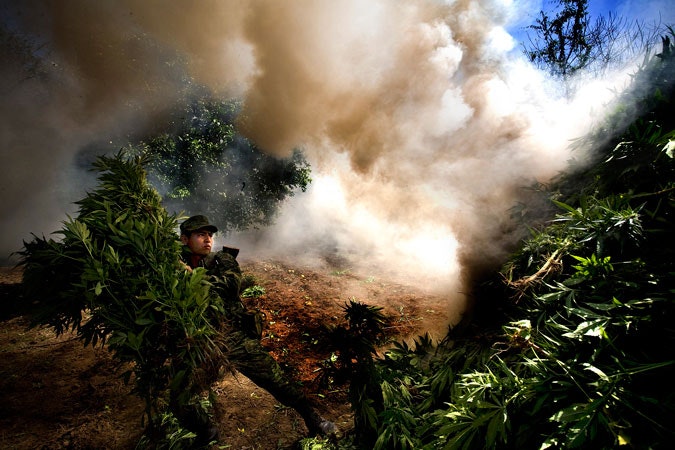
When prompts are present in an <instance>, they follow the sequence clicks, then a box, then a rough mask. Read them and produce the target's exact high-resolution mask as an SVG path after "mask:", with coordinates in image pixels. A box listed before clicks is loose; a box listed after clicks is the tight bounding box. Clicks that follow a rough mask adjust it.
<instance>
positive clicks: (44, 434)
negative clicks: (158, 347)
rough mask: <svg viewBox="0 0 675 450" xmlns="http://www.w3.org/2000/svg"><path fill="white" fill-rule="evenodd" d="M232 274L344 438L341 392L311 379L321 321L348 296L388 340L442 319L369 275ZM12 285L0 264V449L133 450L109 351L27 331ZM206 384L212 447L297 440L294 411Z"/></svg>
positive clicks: (412, 293) (138, 414)
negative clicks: (241, 278) (258, 289)
mask: <svg viewBox="0 0 675 450" xmlns="http://www.w3.org/2000/svg"><path fill="white" fill-rule="evenodd" d="M242 269H243V271H244V273H245V274H248V275H251V276H253V277H254V279H255V282H256V284H258V285H260V286H263V287H264V288H265V294H264V295H263V296H262V297H259V298H256V299H244V300H245V301H246V302H247V303H248V304H249V306H251V307H257V308H259V309H260V310H262V311H263V312H264V313H265V314H266V316H267V325H266V329H265V333H264V336H263V341H262V342H263V344H264V345H265V347H266V348H267V349H268V350H269V351H270V353H271V354H272V355H273V356H274V357H275V358H276V359H277V360H278V361H279V363H280V364H281V365H282V367H284V368H285V369H286V370H287V371H288V373H289V374H291V375H292V376H293V377H295V378H296V379H298V380H299V381H301V382H302V385H303V387H304V389H305V391H306V393H307V394H308V395H309V396H310V397H311V398H313V399H314V400H315V401H316V404H317V406H318V408H319V410H320V411H321V413H322V414H323V415H324V416H325V417H326V418H329V419H330V420H333V421H335V422H336V423H337V425H338V426H339V427H340V429H341V430H343V431H344V432H348V431H349V429H350V427H351V423H352V417H351V415H350V409H349V404H348V402H347V400H346V387H341V388H334V389H331V390H322V389H321V388H320V387H319V386H318V383H317V382H316V376H317V373H316V369H317V367H318V362H319V361H321V360H323V359H325V358H326V357H327V356H329V350H327V347H326V345H325V344H326V342H325V339H324V338H325V333H324V331H323V330H324V327H325V325H328V324H337V323H340V322H341V321H342V320H343V314H344V311H343V309H342V307H343V306H344V305H345V303H346V302H348V301H349V300H350V299H354V300H358V301H360V302H363V303H367V304H372V305H377V306H382V307H383V308H384V310H383V312H384V313H385V314H387V315H388V316H390V317H391V326H390V327H389V328H388V333H389V335H390V336H391V337H394V338H399V337H400V338H404V337H410V336H412V337H415V336H417V335H418V334H421V333H423V332H424V328H425V323H427V322H430V321H434V322H438V321H439V320H444V317H443V312H442V311H441V310H440V309H429V308H428V307H425V308H422V307H420V304H422V303H423V304H425V305H428V304H429V302H428V300H429V296H430V295H431V294H429V293H425V292H421V291H420V290H419V289H415V288H412V287H410V286H405V285H401V284H397V283H390V282H387V281H383V280H382V279H379V278H377V277H374V276H372V275H371V274H356V273H352V272H350V271H349V270H338V269H330V268H328V267H325V268H320V269H316V268H313V269H310V268H304V267H296V266H293V265H290V264H288V263H281V262H278V261H263V262H244V263H242ZM20 283H21V272H20V271H19V270H17V269H15V268H9V267H1V268H0V448H1V449H133V448H134V447H135V445H136V444H137V442H138V440H139V438H140V436H141V435H142V432H143V426H142V424H141V419H142V416H143V404H142V402H141V400H140V399H138V398H137V397H135V396H134V395H132V394H130V393H129V392H130V388H131V386H128V385H125V384H124V382H123V381H122V379H121V378H120V377H119V374H120V371H116V364H115V361H114V360H113V359H112V357H111V355H110V354H109V353H108V351H107V350H106V349H105V348H100V347H97V348H92V347H83V345H82V343H81V342H80V341H78V340H76V338H75V337H74V335H70V334H67V335H62V336H60V337H58V338H57V337H56V336H55V335H54V333H53V332H52V331H51V330H50V329H45V328H38V329H28V328H27V324H28V320H27V318H26V316H25V315H24V312H25V308H27V307H28V306H29V305H25V304H21V303H19V304H18V305H17V302H16V299H17V298H20V292H21V289H20V287H21V285H20ZM422 298H424V300H425V301H424V302H420V300H421V299H422ZM440 303H441V299H439V304H440ZM213 388H214V390H215V392H216V393H217V394H218V396H217V404H216V405H215V407H216V408H217V411H218V417H219V419H218V427H219V431H220V437H221V440H220V443H219V446H218V447H216V448H228V449H261V450H268V449H291V448H294V446H295V445H296V444H297V442H298V441H299V440H300V439H302V438H304V437H306V435H307V429H306V428H305V425H304V423H303V421H302V419H301V418H300V416H299V415H298V414H297V413H296V412H295V411H294V410H292V409H288V408H285V407H283V406H282V405H280V404H278V403H277V402H276V400H275V399H274V398H273V397H272V396H271V395H269V394H268V393H267V392H266V391H264V390H262V389H260V388H258V387H257V386H256V385H255V384H253V383H252V382H251V381H250V380H248V379H247V378H246V377H244V376H243V375H240V374H237V375H226V376H225V377H224V378H223V379H222V380H220V381H219V382H218V383H217V384H216V385H215V386H214V387H213Z"/></svg>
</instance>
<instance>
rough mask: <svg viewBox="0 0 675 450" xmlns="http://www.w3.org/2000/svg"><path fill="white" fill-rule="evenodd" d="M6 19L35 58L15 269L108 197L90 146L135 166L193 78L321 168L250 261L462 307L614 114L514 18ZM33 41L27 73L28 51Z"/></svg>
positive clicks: (9, 203)
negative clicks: (150, 134)
mask: <svg viewBox="0 0 675 450" xmlns="http://www.w3.org/2000/svg"><path fill="white" fill-rule="evenodd" d="M2 9H3V11H4V15H5V17H3V24H2V25H3V28H4V30H5V31H4V33H5V35H7V32H9V33H10V34H11V35H12V36H14V37H17V36H18V37H19V38H22V37H23V38H25V39H26V41H25V42H23V44H22V41H21V39H19V40H18V41H17V40H16V39H14V38H12V39H9V38H6V39H5V41H6V42H5V43H3V45H5V46H6V48H5V49H4V50H3V60H6V61H8V63H7V64H3V67H2V69H0V74H1V75H0V76H1V79H2V86H3V87H2V89H3V97H4V99H5V101H4V102H3V103H2V105H1V106H0V114H2V120H0V127H2V128H1V135H0V139H1V141H0V148H2V151H3V164H4V166H5V168H6V170H5V172H6V175H5V176H4V177H3V179H2V180H1V181H0V192H1V193H2V197H3V204H4V211H5V213H4V214H3V216H2V219H0V223H1V227H2V242H1V247H0V250H1V251H2V253H3V255H4V254H9V253H10V252H13V251H16V250H18V249H20V248H21V246H22V240H23V239H29V238H30V233H31V232H32V233H35V234H38V235H41V234H47V233H50V232H51V231H54V230H56V229H58V228H59V222H60V221H62V220H64V218H65V217H66V216H65V215H66V214H67V213H70V212H72V209H73V206H72V202H73V201H75V200H77V199H79V198H81V196H82V194H83V189H85V188H86V186H87V185H88V183H91V179H90V178H86V177H84V175H82V173H81V171H80V168H81V167H82V166H85V164H84V162H83V161H82V160H81V158H82V155H83V154H85V155H86V151H85V152H84V153H83V151H84V150H86V149H87V148H88V146H91V145H92V143H98V144H100V143H105V145H104V147H107V148H109V149H111V150H116V149H117V148H119V145H120V143H121V142H123V141H124V140H125V139H127V138H129V137H130V136H133V135H135V134H137V133H140V132H141V131H142V130H145V129H147V128H149V127H152V126H153V124H154V122H155V121H157V120H161V117H162V116H161V112H162V111H163V110H165V109H166V108H168V107H169V106H170V105H171V103H172V102H173V101H175V100H176V98H178V97H179V94H180V92H181V91H182V90H183V89H185V80H187V79H189V78H190V77H192V78H193V79H194V80H196V82H198V83H203V84H205V85H207V86H208V87H209V88H210V89H212V90H213V91H214V92H216V93H218V94H219V95H222V96H223V98H231V97H238V98H241V99H242V100H243V105H244V114H243V115H242V120H241V123H240V124H239V125H240V127H241V131H242V133H244V134H245V135H246V136H247V137H249V138H250V139H252V140H253V141H255V142H256V143H257V144H258V145H259V147H261V148H264V149H266V150H267V151H269V152H272V153H274V154H276V155H280V156H286V155H288V154H290V152H291V150H292V149H293V148H294V147H300V148H302V149H303V150H304V151H305V153H306V155H307V157H308V159H309V161H310V163H311V164H312V170H313V179H314V182H313V183H312V186H311V188H310V189H309V191H308V192H307V193H304V194H298V195H296V196H295V197H294V198H293V199H292V201H289V202H288V203H287V204H286V205H285V206H284V209H283V211H282V213H281V215H280V217H279V220H278V223H277V224H276V225H275V226H274V227H271V228H270V229H266V230H260V231H256V232H249V233H243V234H241V235H236V236H231V237H230V238H231V239H232V241H233V243H234V244H235V245H241V246H242V255H243V256H244V257H245V256H246V255H249V256H252V257H253V256H255V257H278V256H280V255H283V256H286V257H288V258H291V259H293V258H297V259H299V258H301V257H302V258H305V257H306V258H312V257H321V256H323V257H325V256H326V255H331V256H332V257H333V258H336V260H339V261H341V262H342V264H343V265H344V266H348V267H352V268H359V267H364V268H365V269H364V270H371V271H380V272H381V273H388V272H389V271H391V272H392V273H397V274H399V275H404V276H406V277H410V278H409V279H412V280H417V281H419V282H420V284H422V283H424V286H427V287H428V286H434V287H437V288H438V289H443V290H444V292H447V296H448V304H449V305H452V304H454V305H462V304H463V302H464V300H465V299H464V298H463V294H462V291H463V290H464V289H465V288H464V283H465V282H466V281H467V280H469V279H470V278H471V277H472V276H473V274H475V273H476V270H478V269H483V268H489V267H494V266H495V265H496V264H498V263H499V262H500V261H501V259H502V258H503V257H504V256H505V255H506V254H507V252H508V251H509V250H510V249H511V248H512V246H513V245H514V243H515V242H516V241H517V239H518V238H519V237H520V230H518V229H517V228H515V227H514V226H513V224H512V222H511V221H510V219H509V209H510V208H511V207H513V206H514V205H515V204H516V203H517V202H519V201H523V197H521V192H522V189H521V188H522V187H523V186H527V185H530V184H532V183H534V182H546V181H547V180H549V179H550V178H551V177H552V176H554V175H555V174H557V173H559V172H560V171H562V170H564V169H565V167H566V163H567V160H568V159H569V158H570V156H571V155H570V150H569V141H570V139H572V138H576V137H579V136H581V135H583V133H584V132H585V131H586V130H587V129H588V127H589V126H591V125H592V124H593V122H594V120H593V119H594V117H596V118H599V117H601V113H602V111H599V110H598V108H599V107H600V106H601V105H602V104H603V102H604V101H605V100H606V99H607V98H609V95H610V91H609V89H607V86H608V84H607V82H606V81H605V82H601V81H598V82H597V84H592V83H590V82H589V83H587V84H586V86H587V90H586V91H585V92H584V93H583V95H580V96H579V98H580V99H583V100H578V99H577V100H575V99H567V98H564V97H562V96H560V95H559V94H558V93H557V91H556V89H555V87H554V86H552V85H551V83H550V82H549V81H547V79H546V77H545V75H543V74H542V73H540V72H538V71H536V70H535V69H533V68H532V67H530V66H529V65H528V64H527V63H526V62H525V61H523V60H522V59H521V57H520V56H519V54H518V53H519V52H518V50H517V49H514V47H515V46H516V45H517V43H515V42H513V39H512V38H511V36H510V35H509V34H508V33H507V31H506V28H507V27H508V25H509V24H510V23H512V22H513V21H514V20H516V19H518V20H522V16H523V14H524V12H523V11H517V10H515V5H511V2H509V1H507V0H501V1H500V0H484V1H478V0H454V1H453V0H448V1H434V0H412V1H406V2H398V1H386V0H372V1H368V2H363V1H360V0H340V1H333V0H323V1H321V0H319V1H316V0H293V1H284V2H279V1H276V0H251V1H246V2H242V1H238V0H229V1H228V0H201V1H199V2H194V1H188V0H173V1H168V2H167V1H162V0H143V1H134V0H97V1H90V0H58V1H57V0H51V1H50V0H22V1H14V2H12V1H7V0H5V1H3V2H2ZM26 42H30V43H33V44H36V45H33V46H32V47H30V48H31V51H30V53H29V54H28V55H26V54H25V52H21V51H17V46H19V47H20V46H21V45H24V44H25V43H26ZM10 44H11V45H10ZM17 55H23V56H25V57H24V58H19V57H17ZM613 82H614V81H613ZM598 95H604V96H606V98H605V99H601V98H598ZM592 108H595V109H592ZM85 162H86V161H85ZM82 177H84V178H82ZM83 180H84V181H83ZM360 263H365V264H366V265H363V266H360V265H359V264H360ZM345 268H346V267H345ZM449 307H450V306H449ZM456 307H458V308H461V306H456Z"/></svg>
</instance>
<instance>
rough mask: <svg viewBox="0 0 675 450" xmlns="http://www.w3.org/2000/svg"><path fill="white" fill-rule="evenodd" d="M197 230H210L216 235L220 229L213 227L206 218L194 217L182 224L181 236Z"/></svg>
mask: <svg viewBox="0 0 675 450" xmlns="http://www.w3.org/2000/svg"><path fill="white" fill-rule="evenodd" d="M197 230H209V231H211V232H213V233H215V232H216V231H218V228H217V227H216V226H215V225H211V224H210V223H209V219H207V218H206V216H192V217H190V218H189V219H187V220H186V221H185V222H183V223H181V224H180V233H181V234H189V233H192V232H193V231H197Z"/></svg>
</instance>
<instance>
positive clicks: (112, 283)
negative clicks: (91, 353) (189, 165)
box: [20, 153, 224, 418]
mask: <svg viewBox="0 0 675 450" xmlns="http://www.w3.org/2000/svg"><path fill="white" fill-rule="evenodd" d="M145 162H146V161H145V160H143V159H141V158H134V159H127V158H125V156H124V154H122V153H118V154H117V155H115V156H113V157H106V156H102V157H99V158H98V160H97V161H96V163H95V164H94V169H95V170H96V171H97V172H99V184H98V187H97V189H95V190H94V191H92V192H91V193H89V194H88V195H87V196H86V197H85V198H83V199H82V200H80V201H79V202H77V204H78V205H79V212H78V216H77V217H76V218H69V219H68V220H67V221H66V222H64V224H63V228H62V229H61V230H60V231H58V232H56V233H55V234H59V235H61V239H60V240H58V241H57V240H53V239H45V238H38V237H35V239H34V240H33V241H31V242H25V243H24V244H25V246H24V250H23V251H22V252H20V255H21V256H22V261H21V264H22V265H23V266H24V268H25V270H24V278H23V285H24V286H25V288H26V296H25V298H26V299H27V301H36V302H37V306H36V308H35V315H34V316H33V326H36V325H48V326H51V327H52V328H54V330H55V331H56V332H57V333H58V334H61V333H63V332H64V331H66V330H69V329H70V330H73V331H75V332H76V334H77V336H78V338H80V339H81V340H82V341H83V342H84V344H85V345H93V346H95V345H97V344H100V345H103V344H104V343H107V346H108V349H109V350H110V351H111V352H113V353H114V355H115V357H116V359H117V360H118V361H120V362H122V363H130V365H127V366H126V367H128V368H129V369H128V371H127V372H125V373H124V377H125V379H126V380H127V381H130V380H131V379H132V377H133V381H134V391H135V392H136V394H137V395H139V396H140V397H141V398H142V399H143V400H144V401H145V402H146V415H147V416H148V418H151V417H152V416H153V414H156V413H157V412H159V409H160V408H159V407H160V404H162V401H163V400H165V394H166V393H167V391H168V392H173V393H174V396H175V397H177V398H179V401H180V402H183V403H186V402H189V401H192V400H191V398H190V397H189V395H188V394H189V392H190V389H191V387H192V386H193V385H195V384H197V385H199V383H200V382H198V381H197V380H198V379H199V380H203V379H208V378H209V376H210V375H209V374H212V373H213V372H214V371H215V370H217V368H218V366H220V365H221V364H222V363H223V362H224V355H223V354H222V353H221V347H222V346H221V342H220V341H221V340H222V338H221V335H222V333H221V332H222V330H221V329H220V327H221V325H220V319H219V317H221V315H222V313H223V304H222V300H221V299H220V297H218V296H214V295H212V294H211V292H210V283H209V282H208V280H207V277H206V272H205V271H204V270H203V269H196V270H194V271H192V272H188V271H185V270H182V269H181V267H180V264H179V254H180V243H179V241H178V240H177V234H176V228H177V220H176V217H175V216H173V215H169V214H168V213H167V212H166V210H165V209H164V208H163V207H162V205H161V202H160V197H159V195H158V194H157V192H156V191H155V190H154V189H153V188H151V187H150V185H149V184H148V183H147V180H146V177H145V170H144V168H143V164H144V163H145Z"/></svg>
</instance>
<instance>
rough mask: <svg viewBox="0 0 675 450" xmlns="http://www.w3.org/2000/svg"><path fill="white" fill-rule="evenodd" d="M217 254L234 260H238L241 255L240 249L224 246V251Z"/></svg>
mask: <svg viewBox="0 0 675 450" xmlns="http://www.w3.org/2000/svg"><path fill="white" fill-rule="evenodd" d="M217 253H219V254H226V255H230V256H231V257H233V258H236V257H237V255H239V249H238V248H234V247H226V246H223V249H222V250H219V251H218V252H217Z"/></svg>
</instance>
